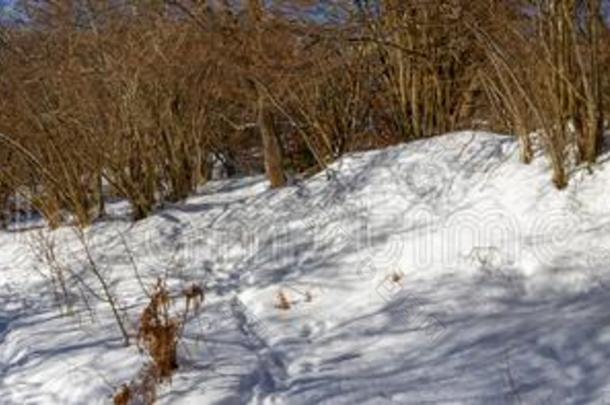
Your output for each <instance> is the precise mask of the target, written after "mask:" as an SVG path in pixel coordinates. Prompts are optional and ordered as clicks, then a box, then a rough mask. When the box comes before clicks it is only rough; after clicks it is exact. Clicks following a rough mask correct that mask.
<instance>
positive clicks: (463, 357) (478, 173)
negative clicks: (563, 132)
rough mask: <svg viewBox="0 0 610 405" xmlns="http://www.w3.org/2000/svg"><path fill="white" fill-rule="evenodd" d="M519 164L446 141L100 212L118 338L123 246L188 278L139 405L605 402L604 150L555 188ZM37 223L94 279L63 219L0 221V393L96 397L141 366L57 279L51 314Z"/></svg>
mask: <svg viewBox="0 0 610 405" xmlns="http://www.w3.org/2000/svg"><path fill="white" fill-rule="evenodd" d="M518 156H519V153H518V145H517V143H516V142H515V139H514V138H513V137H509V136H501V135H495V134H489V133H482V132H462V133H456V134H448V135H445V136H442V137H436V138H431V139H426V140H421V141H417V142H412V143H409V144H405V145H399V146H396V147H391V148H387V149H384V150H378V151H371V152H362V153H355V154H352V155H349V156H347V157H344V158H342V159H341V160H340V161H338V162H337V163H335V164H333V165H332V166H331V167H329V168H328V169H327V170H326V171H325V172H323V173H320V174H318V175H316V176H314V177H313V178H310V179H307V180H303V181H300V182H296V183H295V184H294V185H291V186H290V187H286V188H283V189H279V190H271V189H269V187H268V184H267V182H266V181H265V180H264V178H262V177H251V178H243V179H225V180H218V181H213V182H211V183H209V184H208V185H206V186H205V187H204V188H202V190H201V192H200V193H199V194H198V195H197V196H194V197H192V198H189V199H188V200H187V201H186V202H184V203H180V204H175V205H171V206H167V207H165V208H164V209H163V210H160V211H159V212H158V213H156V214H155V215H153V216H152V217H150V218H148V219H146V220H143V221H140V222H137V223H130V222H129V221H128V220H127V219H126V218H127V216H126V210H127V207H126V206H125V204H124V203H121V202H119V203H114V204H112V205H111V207H110V208H111V215H110V216H109V218H107V219H105V220H104V221H100V222H99V223H96V224H95V225H94V226H92V227H91V228H90V229H89V230H87V237H88V240H89V244H90V247H91V252H92V254H93V256H94V257H95V259H96V262H97V263H98V264H99V267H100V269H101V271H102V272H103V275H104V277H105V278H106V279H107V280H109V283H110V285H111V289H112V291H113V294H114V295H115V296H116V297H117V298H118V300H119V303H120V305H121V307H122V308H123V310H124V313H125V314H126V315H127V317H128V319H129V322H128V324H129V325H128V326H129V328H130V330H131V331H132V332H133V331H134V330H135V327H136V323H137V319H138V316H139V314H140V313H141V311H142V309H143V307H144V305H146V302H147V301H146V294H145V293H144V291H143V290H142V288H141V286H140V283H139V281H138V277H136V274H135V273H136V272H135V271H134V268H133V265H132V259H133V262H134V263H135V264H136V267H137V270H138V274H139V276H140V278H141V279H142V281H143V283H144V284H145V285H147V286H150V285H151V284H152V283H153V282H154V280H155V279H156V277H158V276H163V275H166V276H167V277H168V284H169V286H170V288H171V289H172V291H175V292H178V291H180V289H181V288H182V287H184V286H186V285H188V284H189V283H191V282H200V283H202V284H203V285H205V288H206V300H205V303H204V305H203V307H202V309H201V310H200V312H199V313H198V314H197V315H196V316H192V317H190V318H189V320H188V322H187V324H186V326H185V331H184V339H183V341H182V343H181V344H180V347H179V357H180V359H179V361H180V364H181V367H180V369H179V370H178V371H177V373H176V374H175V375H174V377H173V380H172V383H171V384H166V385H163V386H162V387H160V391H159V403H160V404H291V405H292V404H297V405H298V404H390V403H398V404H426V403H429V404H545V403H548V404H564V403H565V404H604V403H610V312H608V310H607V309H608V308H609V307H610V292H609V291H608V289H607V288H606V286H607V285H608V284H609V283H610V204H608V192H609V191H610V163H608V161H609V160H610V154H608V153H606V154H605V155H603V156H602V157H601V159H600V163H599V164H598V165H596V166H595V167H593V168H592V173H589V172H588V170H586V169H585V168H578V169H575V171H574V173H573V177H572V181H571V183H570V185H569V187H568V188H567V189H566V190H563V191H557V190H556V189H555V188H554V187H553V185H552V183H551V181H550V177H551V175H550V169H549V167H548V163H547V162H546V161H545V160H544V158H542V157H540V156H539V157H538V158H537V159H536V160H535V161H534V163H533V164H531V165H523V164H521V163H520V162H519V159H518ZM41 235H46V236H45V237H46V238H47V240H48V239H49V238H50V239H52V240H54V241H55V243H56V246H57V249H58V252H57V256H58V258H59V260H60V261H61V263H63V264H64V265H65V267H66V268H69V269H70V271H71V272H72V274H78V275H79V276H80V277H81V280H83V281H84V282H85V283H87V285H89V286H92V287H93V289H94V290H96V291H98V290H99V285H98V284H96V280H95V278H94V277H93V276H92V274H91V272H90V271H89V270H88V268H87V266H88V264H87V260H86V256H85V255H84V252H83V246H82V244H81V243H79V242H78V238H77V237H76V235H75V233H74V231H73V230H71V229H69V228H63V229H59V230H57V231H55V232H48V231H46V230H44V229H42V230H41V229H35V230H30V231H24V232H0V246H1V250H0V404H2V405H4V404H24V403H25V404H97V403H109V402H110V401H111V397H112V395H113V393H114V392H115V391H116V389H117V388H118V387H119V386H120V385H121V384H122V383H124V382H128V381H130V380H131V379H132V378H134V377H135V375H136V374H137V372H138V369H139V368H140V366H141V365H142V364H143V363H144V362H145V361H146V358H145V356H144V355H143V354H141V353H140V352H139V351H138V349H137V347H136V346H135V345H132V346H130V347H128V348H125V347H124V346H123V345H122V340H121V335H120V332H119V330H118V328H117V326H116V323H115V322H114V320H113V318H112V314H111V311H110V309H109V307H108V305H107V304H106V303H104V302H100V301H99V300H96V299H95V298H94V297H93V295H92V294H91V293H90V292H88V291H87V290H85V291H84V292H83V293H82V294H84V296H86V297H88V298H89V302H90V304H91V305H92V306H93V311H92V313H90V312H89V311H86V310H85V305H84V304H83V302H82V298H79V296H80V295H81V293H79V292H78V291H79V290H78V286H79V285H80V284H78V283H77V282H76V281H74V280H72V282H71V284H70V289H71V291H73V292H74V293H75V296H74V297H73V300H74V305H73V312H74V314H73V315H72V316H66V315H65V314H62V312H61V311H59V309H58V306H57V305H56V303H55V302H54V300H53V293H52V288H51V285H50V283H49V281H48V280H46V279H45V277H46V276H48V269H47V268H46V267H45V266H44V265H43V264H41V263H40V261H39V259H37V257H36V255H35V254H34V253H33V252H32V246H35V245H36V240H40V238H41V237H42V236H41ZM130 255H131V256H132V258H130ZM81 287H82V285H81ZM81 289H82V288H81ZM280 291H281V292H282V293H283V294H284V295H285V296H286V297H287V298H288V300H289V301H290V302H291V307H290V309H288V310H282V309H278V308H276V304H277V300H278V298H277V295H278V293H279V292H280ZM183 305H184V304H183V302H181V301H177V303H176V306H177V307H179V308H180V307H181V306H183Z"/></svg>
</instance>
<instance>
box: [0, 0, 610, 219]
mask: <svg viewBox="0 0 610 405" xmlns="http://www.w3.org/2000/svg"><path fill="white" fill-rule="evenodd" d="M242 3H243V4H237V5H236V4H233V3H231V2H222V1H209V0H208V1H205V0H203V1H197V0H167V1H163V0H146V1H145V0H137V1H136V0H134V1H132V0H124V1H101V0H47V1H36V2H35V1H27V0H23V1H21V2H17V3H15V4H14V5H13V6H12V8H11V17H10V18H3V19H0V22H1V24H2V26H0V206H2V207H3V209H1V210H0V211H2V212H3V213H2V214H1V215H0V216H3V217H5V218H4V221H3V222H6V221H8V220H9V219H7V218H8V216H9V215H11V214H12V212H11V209H10V208H9V206H10V205H11V201H12V200H13V199H14V198H15V196H19V197H20V199H23V200H27V201H29V203H30V204H31V206H32V207H33V209H34V210H35V211H36V212H38V213H40V214H41V215H42V216H44V218H45V219H46V220H47V221H48V223H49V224H50V225H51V226H52V227H56V226H59V225H60V224H62V223H63V222H65V221H67V220H69V219H73V220H74V221H76V222H77V223H78V224H79V225H81V226H87V225H88V224H90V223H91V222H92V221H94V220H95V219H96V218H97V217H99V216H102V215H104V209H105V208H104V201H105V200H107V199H108V198H114V197H118V198H122V199H126V200H128V201H129V203H130V205H131V207H132V212H133V218H134V219H135V220H137V219H141V218H145V217H146V216H148V215H149V214H150V213H151V212H152V211H153V210H154V208H155V207H157V206H159V205H160V204H163V202H166V201H179V200H182V199H184V198H185V197H187V196H188V195H189V194H191V193H192V192H193V191H194V190H195V189H196V187H198V186H199V185H201V184H203V183H205V182H206V181H207V180H209V178H210V175H211V167H212V164H214V163H215V164H219V163H220V164H222V165H224V167H225V170H226V171H227V172H228V173H229V174H232V173H239V174H253V173H259V172H263V171H265V172H266V174H267V176H268V178H269V180H270V182H271V185H272V186H273V187H281V186H283V185H284V184H285V183H286V181H287V179H288V178H289V177H290V176H295V175H309V174H312V173H315V172H317V171H319V170H322V169H324V168H325V167H326V166H327V165H328V164H329V163H331V162H332V161H333V160H335V159H337V158H338V157H340V156H341V155H343V154H345V153H347V152H350V151H355V150H363V149H370V148H377V147H383V146H387V145H391V144H396V143H399V142H405V141H409V140H412V139H417V138H422V137H428V136H434V135H438V134H442V133H445V132H449V131H454V130H459V129H467V128H481V129H487V130H493V131H496V132H503V133H510V134H514V135H515V136H516V137H518V138H519V141H520V144H521V147H522V159H523V161H524V162H525V163H527V162H530V161H531V160H532V158H533V150H532V148H533V146H532V139H531V137H532V136H533V135H532V134H534V133H535V134H536V136H537V137H538V138H539V139H540V140H541V141H542V142H541V143H542V145H543V147H544V151H545V153H546V156H547V158H548V160H549V162H550V164H551V166H552V168H553V179H552V180H553V182H554V184H555V185H556V186H557V187H558V188H563V187H565V186H566V185H567V184H568V182H569V173H570V168H571V167H572V165H574V164H585V165H590V166H591V165H593V164H594V163H595V161H596V158H597V156H598V155H599V153H600V151H601V150H602V147H603V145H602V143H603V133H604V126H605V124H606V122H605V119H606V118H607V117H608V115H609V114H610V107H609V106H610V32H609V27H608V24H607V21H608V20H607V19H606V16H604V13H603V11H602V6H603V4H602V3H603V1H602V0H585V1H580V0H540V1H526V0H512V1H497V0H481V1H466V0H452V1H441V0H438V1H436V0H416V1H401V0H379V1H376V2H373V1H369V2H366V1H362V2H354V1H347V0H346V1H336V2H334V3H333V4H332V5H326V6H324V7H322V6H321V5H320V4H318V2H315V1H275V2H272V3H271V4H267V3H266V2H263V1H262V0H248V1H247V2H245V1H244V2H242ZM263 4H265V6H263ZM7 209H8V212H7ZM13 209H14V207H13ZM0 219H2V218H0Z"/></svg>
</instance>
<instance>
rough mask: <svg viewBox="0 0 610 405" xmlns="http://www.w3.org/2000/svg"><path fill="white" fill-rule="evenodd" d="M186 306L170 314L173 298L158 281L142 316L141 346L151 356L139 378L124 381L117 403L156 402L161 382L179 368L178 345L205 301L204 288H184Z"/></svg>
mask: <svg viewBox="0 0 610 405" xmlns="http://www.w3.org/2000/svg"><path fill="white" fill-rule="evenodd" d="M182 296H183V297H184V298H185V301H186V308H185V311H184V313H182V314H173V315H172V314H171V313H170V312H171V311H170V307H171V304H172V297H171V296H170V292H169V290H168V289H167V285H166V283H165V281H163V280H162V279H159V280H157V283H156V285H155V287H154V289H153V291H152V293H151V294H150V301H149V303H148V305H147V306H146V308H144V311H143V312H142V315H141V316H140V321H139V324H140V326H139V329H138V335H137V342H138V346H139V347H140V349H141V350H143V351H145V352H146V353H147V354H148V356H150V359H151V362H149V363H147V364H146V365H145V366H144V367H142V369H141V370H140V372H139V373H138V375H137V376H136V378H135V379H134V380H133V381H131V382H130V383H129V384H124V385H123V386H121V388H120V389H119V390H118V391H117V393H116V394H115V396H114V404H115V405H127V404H135V403H143V404H153V403H154V402H155V400H156V389H157V385H158V384H162V383H164V382H171V377H172V375H173V374H174V372H175V371H176V370H177V369H178V356H177V347H178V342H179V341H180V338H181V335H182V331H183V328H184V324H185V322H186V320H187V316H188V314H189V313H191V312H192V313H195V312H197V311H198V310H199V308H200V305H201V304H202V303H203V299H204V292H203V288H202V287H201V286H199V285H198V284H191V285H190V286H189V287H187V288H185V289H184V290H183V291H182Z"/></svg>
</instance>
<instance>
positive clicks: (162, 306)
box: [137, 280, 181, 382]
mask: <svg viewBox="0 0 610 405" xmlns="http://www.w3.org/2000/svg"><path fill="white" fill-rule="evenodd" d="M170 303H171V298H170V295H169V291H168V290H167V287H166V285H165V283H164V282H163V281H162V280H158V281H157V285H156V286H155V289H154V291H153V292H152V294H151V297H150V302H149V303H148V306H146V308H145V309H144V312H142V316H141V317H140V328H139V330H138V336H137V338H138V345H139V346H140V347H141V348H142V349H144V350H146V352H147V353H148V354H149V355H150V357H151V359H152V361H153V368H154V370H155V371H154V372H155V375H156V376H157V379H158V381H159V382H162V381H164V380H167V379H169V378H170V377H171V375H172V374H173V372H174V370H176V369H177V368H178V361H177V355H176V348H177V345H178V338H179V331H180V327H181V321H180V320H179V319H178V318H177V317H172V316H171V315H170V312H169V307H170Z"/></svg>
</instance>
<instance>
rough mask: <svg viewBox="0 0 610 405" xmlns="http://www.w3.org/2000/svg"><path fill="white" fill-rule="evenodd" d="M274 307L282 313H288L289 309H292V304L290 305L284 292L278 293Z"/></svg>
mask: <svg viewBox="0 0 610 405" xmlns="http://www.w3.org/2000/svg"><path fill="white" fill-rule="evenodd" d="M275 307H276V308H277V309H280V310H282V311H288V310H289V309H290V308H292V304H291V303H290V300H289V299H288V296H287V295H286V293H285V292H283V291H279V292H278V293H277V296H276V303H275Z"/></svg>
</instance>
